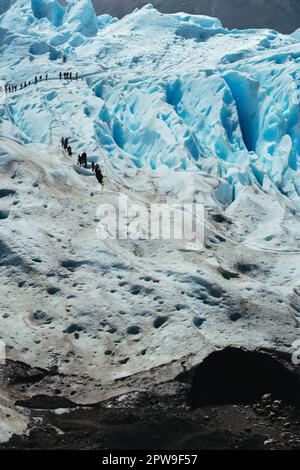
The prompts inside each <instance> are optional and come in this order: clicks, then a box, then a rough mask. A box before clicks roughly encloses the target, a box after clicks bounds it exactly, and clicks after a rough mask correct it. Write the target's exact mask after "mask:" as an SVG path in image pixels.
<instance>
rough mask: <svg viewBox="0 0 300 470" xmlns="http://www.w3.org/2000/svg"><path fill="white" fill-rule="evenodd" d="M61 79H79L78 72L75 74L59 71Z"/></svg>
mask: <svg viewBox="0 0 300 470" xmlns="http://www.w3.org/2000/svg"><path fill="white" fill-rule="evenodd" d="M59 79H60V80H62V79H64V80H73V79H74V80H78V72H76V73H75V74H73V73H72V72H59Z"/></svg>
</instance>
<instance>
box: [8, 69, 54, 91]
mask: <svg viewBox="0 0 300 470" xmlns="http://www.w3.org/2000/svg"><path fill="white" fill-rule="evenodd" d="M42 80H48V73H46V74H45V75H44V76H43V75H39V76H38V75H36V76H35V77H34V79H33V80H28V81H26V80H25V82H23V83H21V84H20V85H8V84H6V85H5V92H6V93H13V92H14V91H18V90H23V88H27V87H28V86H30V85H33V84H35V85H36V84H37V83H38V82H41V81H42Z"/></svg>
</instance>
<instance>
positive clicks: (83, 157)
mask: <svg viewBox="0 0 300 470" xmlns="http://www.w3.org/2000/svg"><path fill="white" fill-rule="evenodd" d="M60 142H61V146H62V148H63V149H64V150H65V151H66V152H67V153H68V155H69V157H72V155H73V150H72V147H71V145H70V144H69V139H68V138H67V137H66V138H64V137H62V138H61V140H60ZM77 162H78V165H79V166H82V165H83V166H84V167H85V168H87V153H86V152H85V151H84V152H83V153H82V154H79V155H78V157H77ZM91 168H92V171H93V173H95V177H96V179H97V181H98V183H99V184H101V186H103V174H102V171H101V168H100V166H99V164H98V163H96V164H95V163H94V162H92V165H91Z"/></svg>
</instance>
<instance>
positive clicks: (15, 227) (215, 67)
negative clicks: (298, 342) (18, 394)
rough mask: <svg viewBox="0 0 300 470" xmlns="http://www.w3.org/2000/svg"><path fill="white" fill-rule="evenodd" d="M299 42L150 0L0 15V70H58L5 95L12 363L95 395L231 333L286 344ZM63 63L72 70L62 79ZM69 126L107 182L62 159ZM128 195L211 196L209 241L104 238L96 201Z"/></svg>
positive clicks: (190, 358) (5, 294)
mask: <svg viewBox="0 0 300 470" xmlns="http://www.w3.org/2000/svg"><path fill="white" fill-rule="evenodd" d="M299 41H300V38H299V35H298V34H297V33H296V34H294V35H293V36H284V35H281V34H279V33H277V32H275V31H271V30H247V31H238V30H233V31H229V30H227V29H224V28H223V27H222V25H221V23H220V22H219V20H217V19H214V18H208V17H203V16H201V17H197V16H193V15H187V14H184V13H178V14H172V15H163V14H160V13H159V12H157V11H156V10H155V9H153V8H152V7H151V6H150V5H148V6H147V7H145V8H143V9H141V10H137V11H135V12H133V13H132V14H131V15H128V16H126V17H125V18H123V19H122V20H121V21H118V20H116V19H113V18H111V17H109V16H108V15H104V16H100V17H96V15H95V13H94V11H93V9H92V4H91V2H90V0H81V1H76V2H72V3H70V4H69V5H68V7H67V8H66V9H62V7H61V6H59V5H58V3H57V2H56V1H54V0H53V1H51V2H44V1H33V2H32V4H31V2H30V1H24V0H17V1H16V2H15V3H14V4H13V5H12V7H11V8H10V9H9V10H8V11H7V12H6V13H5V15H3V16H2V17H0V70H1V78H2V79H3V80H5V81H7V82H8V83H11V84H13V83H21V82H22V81H24V80H27V81H28V80H30V79H32V78H33V77H34V76H35V74H38V75H39V74H41V73H43V74H44V73H46V72H48V73H49V79H48V81H42V82H40V83H38V84H37V85H34V86H33V85H32V86H30V87H28V88H26V90H25V91H24V90H23V91H17V92H16V93H14V94H11V95H9V96H8V98H7V100H6V102H5V103H4V104H1V105H0V125H1V129H0V178H1V189H3V190H4V191H3V192H2V197H1V199H0V201H1V207H2V209H1V210H2V211H3V212H2V215H3V217H1V220H0V224H1V238H0V254H1V258H0V269H2V268H3V271H1V276H2V280H3V282H2V281H1V282H0V298H1V309H2V310H1V314H2V315H3V317H2V318H1V332H2V333H1V335H2V337H3V338H5V341H6V342H7V344H8V345H9V347H10V348H9V354H10V356H11V357H12V358H14V359H16V358H18V359H19V360H22V361H24V362H25V363H28V364H32V365H35V366H36V365H38V366H40V367H44V368H50V367H53V366H56V367H58V370H59V371H60V372H61V373H64V374H66V376H67V377H68V376H69V375H71V374H73V373H74V370H76V374H77V375H78V377H79V376H85V377H86V378H85V379H84V380H83V379H82V383H81V385H80V386H79V385H78V383H77V384H76V386H75V384H74V387H73V383H72V381H73V379H70V382H69V387H71V388H64V387H65V385H64V384H61V387H62V388H63V393H64V394H65V395H68V394H69V393H71V390H72V391H73V392H74V394H75V396H73V398H74V399H77V400H81V401H86V400H88V399H98V398H99V394H101V393H103V394H104V395H105V394H108V393H111V391H112V390H113V387H114V386H115V387H121V388H122V387H123V388H124V389H126V387H128V388H129V389H132V388H134V387H140V386H141V383H139V382H138V379H137V378H135V379H133V381H132V382H130V381H129V382H128V383H127V382H126V383H125V382H122V384H121V385H120V382H118V383H116V384H115V385H113V384H114V380H115V379H117V378H120V377H122V378H124V377H127V376H131V375H132V374H135V373H136V374H147V371H149V370H150V371H151V372H150V373H149V376H150V378H151V380H157V381H159V380H163V379H168V378H171V377H174V376H175V375H176V374H177V373H178V372H180V370H181V365H180V364H181V361H186V362H187V365H189V364H193V363H196V362H197V361H198V360H200V359H201V358H202V357H204V356H205V354H207V352H208V351H209V350H212V349H215V348H217V347H222V346H223V345H226V344H235V345H244V346H246V347H248V348H252V347H261V346H263V347H266V348H270V349H274V348H275V349H279V350H284V351H289V350H290V348H291V344H292V342H293V341H294V340H295V339H297V336H298V331H297V328H296V327H297V325H298V323H299V319H298V317H299V313H300V298H299V295H300V284H299V274H300V273H299V266H300V263H299V251H300V235H299V227H300V222H299V194H300V179H299V175H300V173H299V155H300V116H299V112H300V107H299V90H300V82H299V79H300V73H299V70H300V69H299V62H300V42H299ZM66 70H69V71H72V72H73V73H75V72H78V73H79V76H80V79H79V80H78V81H72V82H66V81H60V80H59V79H58V74H59V72H60V71H62V72H63V71H66ZM67 135H68V136H69V138H70V142H71V145H72V147H73V149H74V151H75V154H76V153H77V152H80V151H82V150H83V148H85V149H86V150H87V153H88V156H89V162H91V161H92V160H93V161H99V162H100V164H101V166H102V167H103V169H104V173H105V179H106V185H105V189H104V191H101V190H100V188H99V186H98V185H97V182H96V181H95V179H94V177H93V175H92V173H91V171H90V170H89V169H87V170H79V169H78V168H77V167H76V166H75V165H74V162H72V161H71V160H70V159H68V158H66V157H65V156H64V155H63V154H62V152H61V150H60V149H59V145H58V142H59V139H60V137H61V136H67ZM120 194H123V195H124V194H125V195H127V196H128V197H129V200H130V203H131V204H132V203H135V202H137V201H138V202H139V203H141V204H143V205H144V206H145V208H149V204H150V203H151V202H166V201H173V202H199V203H204V204H205V210H206V231H205V246H204V249H203V250H202V251H201V252H190V251H189V250H186V249H183V248H182V246H180V245H178V244H176V243H174V242H168V241H161V242H156V243H154V242H153V243H152V242H143V241H142V240H136V241H133V240H132V241H129V242H127V243H122V242H117V241H115V242H113V241H112V242H107V243H104V242H103V243H102V242H101V243H100V242H99V241H97V239H96V236H95V228H96V223H97V218H96V209H97V206H98V205H99V203H100V202H106V203H111V204H117V202H118V196H119V195H120ZM0 196H1V193H0ZM166 364H172V365H170V366H168V367H165V365H166ZM157 367H165V368H164V369H163V372H161V373H159V372H158V373H157V374H156V372H154V370H156V369H155V368H157ZM158 370H159V369H158ZM155 374H156V375H155ZM144 377H145V376H144ZM53 380H54V379H53ZM49 381H50V379H49ZM67 382H68V381H67V379H66V380H65V383H67ZM49 383H50V382H49ZM49 383H48V382H47V384H48V385H49ZM99 383H100V384H101V387H100V388H97V385H99ZM142 383H143V382H142ZM70 384H71V385H70ZM126 384H127V385H126ZM45 387H46V385H45V383H44V382H42V384H41V387H40V389H39V388H38V385H36V387H35V389H34V391H32V390H30V389H29V391H28V394H30V393H37V392H38V391H42V392H43V393H44V391H45ZM49 387H50V385H49ZM95 387H96V388H95ZM73 388H74V390H73ZM49 393H50V392H49ZM91 397H92V398H91Z"/></svg>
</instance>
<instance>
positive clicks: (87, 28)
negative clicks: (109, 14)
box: [64, 0, 99, 37]
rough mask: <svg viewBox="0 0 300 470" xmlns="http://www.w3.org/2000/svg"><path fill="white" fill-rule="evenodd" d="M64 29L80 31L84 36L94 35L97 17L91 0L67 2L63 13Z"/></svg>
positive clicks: (97, 25) (96, 28)
mask: <svg viewBox="0 0 300 470" xmlns="http://www.w3.org/2000/svg"><path fill="white" fill-rule="evenodd" d="M64 26H65V28H66V29H71V30H72V31H74V32H80V33H81V34H83V35H84V36H87V37H90V36H95V35H96V34H97V32H98V27H99V23H98V19H97V16H96V13H95V10H94V7H93V4H92V1H91V0H76V1H74V2H71V3H69V4H68V6H67V8H66V13H65V24H64Z"/></svg>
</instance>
